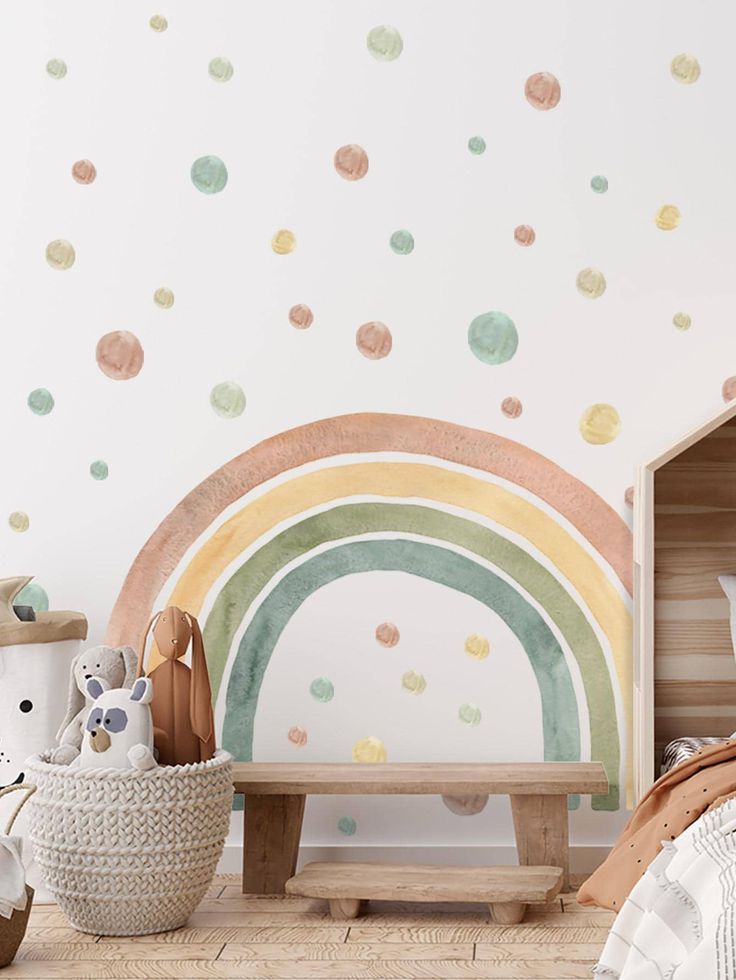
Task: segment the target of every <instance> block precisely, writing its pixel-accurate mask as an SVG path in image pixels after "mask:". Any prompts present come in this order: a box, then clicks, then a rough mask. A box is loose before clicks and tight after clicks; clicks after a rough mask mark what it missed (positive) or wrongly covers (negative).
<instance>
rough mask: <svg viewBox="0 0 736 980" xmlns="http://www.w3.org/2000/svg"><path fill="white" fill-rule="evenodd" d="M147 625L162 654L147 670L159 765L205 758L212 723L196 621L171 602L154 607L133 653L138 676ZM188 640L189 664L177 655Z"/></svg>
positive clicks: (212, 748)
mask: <svg viewBox="0 0 736 980" xmlns="http://www.w3.org/2000/svg"><path fill="white" fill-rule="evenodd" d="M151 627H153V638H154V639H155V641H156V645H157V647H158V650H159V653H160V654H161V656H162V657H163V658H164V660H163V663H160V664H159V665H158V666H157V667H154V668H153V670H151V671H150V672H149V674H148V676H149V677H150V679H151V683H152V685H153V701H152V703H151V713H152V715H153V729H154V730H153V737H154V745H155V747H156V750H157V752H158V762H159V765H162V766H178V765H185V764H186V763H189V762H206V761H207V760H208V759H211V758H212V756H213V755H214V754H215V723H214V717H213V714H212V693H211V690H210V678H209V674H208V673H207V661H206V659H205V655H204V646H203V644H202V633H201V631H200V628H199V623H198V622H197V620H196V619H195V618H194V616H190V615H189V613H188V612H184V611H183V610H182V609H178V608H177V607H176V606H167V608H166V609H163V610H161V612H158V613H156V615H155V616H154V617H153V619H152V620H151V622H150V623H149V624H148V629H147V630H146V632H145V635H144V637H143V645H142V647H141V652H140V656H139V658H138V676H139V677H141V676H143V669H144V661H145V655H146V638H147V637H148V633H149V631H150V629H151ZM190 641H191V644H192V666H191V670H190V668H189V667H187V665H186V664H184V663H182V659H181V658H182V657H184V655H185V654H186V652H187V650H188V648H189V643H190Z"/></svg>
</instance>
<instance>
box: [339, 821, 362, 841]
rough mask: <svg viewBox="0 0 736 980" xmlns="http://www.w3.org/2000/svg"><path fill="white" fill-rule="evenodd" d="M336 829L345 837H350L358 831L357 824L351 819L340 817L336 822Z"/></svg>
mask: <svg viewBox="0 0 736 980" xmlns="http://www.w3.org/2000/svg"><path fill="white" fill-rule="evenodd" d="M337 829H338V830H339V831H340V833H341V834H345V836H346V837H352V836H353V834H355V833H356V831H357V829H358V824H357V823H356V822H355V820H354V819H353V818H352V817H340V819H339V820H338V821H337Z"/></svg>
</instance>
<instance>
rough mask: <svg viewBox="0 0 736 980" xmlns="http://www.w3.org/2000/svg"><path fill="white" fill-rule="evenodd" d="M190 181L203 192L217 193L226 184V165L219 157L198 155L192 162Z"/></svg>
mask: <svg viewBox="0 0 736 980" xmlns="http://www.w3.org/2000/svg"><path fill="white" fill-rule="evenodd" d="M191 176H192V183H193V184H194V186H195V187H196V188H197V190H198V191H202V193H203V194H219V193H220V191H221V190H223V189H224V187H225V184H227V167H226V166H225V164H224V163H223V162H222V160H221V159H220V158H219V157H213V156H207V157H199V158H198V159H197V160H195V161H194V163H193V164H192V170H191Z"/></svg>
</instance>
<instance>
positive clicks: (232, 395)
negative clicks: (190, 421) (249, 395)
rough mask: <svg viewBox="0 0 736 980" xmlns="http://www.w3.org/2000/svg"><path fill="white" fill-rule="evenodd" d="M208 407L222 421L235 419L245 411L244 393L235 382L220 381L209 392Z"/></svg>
mask: <svg viewBox="0 0 736 980" xmlns="http://www.w3.org/2000/svg"><path fill="white" fill-rule="evenodd" d="M210 405H211V406H212V408H213V410H214V412H215V414H216V415H219V416H220V418H222V419H236V418H237V417H238V416H239V415H242V414H243V412H244V411H245V393H244V391H243V389H242V388H241V387H240V385H239V384H237V383H236V382H235V381H221V382H220V383H219V384H217V385H215V387H214V388H213V389H212V391H211V392H210Z"/></svg>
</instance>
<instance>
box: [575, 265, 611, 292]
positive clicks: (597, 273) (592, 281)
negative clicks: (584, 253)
mask: <svg viewBox="0 0 736 980" xmlns="http://www.w3.org/2000/svg"><path fill="white" fill-rule="evenodd" d="M575 285H576V286H577V287H578V292H579V293H580V295H581V296H585V297H586V298H587V299H598V297H599V296H602V295H603V294H604V293H605V291H606V277H605V276H604V275H603V273H602V272H601V270H600V269H590V268H588V269H582V270H581V271H580V272H578V275H577V279H576V280H575Z"/></svg>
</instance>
